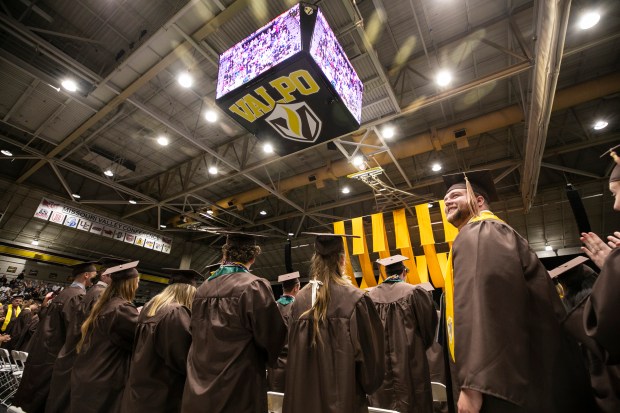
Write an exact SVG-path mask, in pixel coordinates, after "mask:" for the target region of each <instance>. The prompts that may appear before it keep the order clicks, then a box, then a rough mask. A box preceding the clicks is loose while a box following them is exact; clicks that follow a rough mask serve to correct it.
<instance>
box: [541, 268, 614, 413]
mask: <svg viewBox="0 0 620 413" xmlns="http://www.w3.org/2000/svg"><path fill="white" fill-rule="evenodd" d="M587 260H588V259H587V258H585V257H577V258H575V259H572V260H570V261H568V262H566V263H564V264H563V265H561V266H560V267H558V268H555V269H553V270H551V271H549V275H550V276H551V278H552V279H553V280H554V281H555V282H556V283H557V285H558V288H559V291H560V292H561V296H562V301H563V303H564V305H565V307H566V308H567V311H568V315H567V316H566V318H565V319H564V321H563V322H562V324H563V326H564V328H566V329H567V331H568V332H569V333H570V334H571V335H572V336H573V337H574V338H575V340H577V341H578V342H579V343H580V347H581V354H582V356H583V359H584V363H585V365H586V366H587V368H588V371H589V372H590V382H591V384H592V390H593V393H594V399H595V401H596V404H597V406H598V408H599V409H598V411H599V412H602V413H617V412H620V365H615V366H609V365H606V364H605V362H604V354H603V353H602V352H601V351H600V348H599V347H598V346H597V344H596V342H595V341H594V340H593V339H592V338H591V337H588V336H587V335H586V331H585V326H584V323H583V308H584V305H585V303H586V302H587V301H588V298H589V296H590V292H591V290H592V285H593V284H594V282H595V280H596V277H597V275H596V273H595V272H594V271H593V270H592V269H591V268H590V267H588V266H587V265H584V264H583V263H584V262H585V261H587Z"/></svg>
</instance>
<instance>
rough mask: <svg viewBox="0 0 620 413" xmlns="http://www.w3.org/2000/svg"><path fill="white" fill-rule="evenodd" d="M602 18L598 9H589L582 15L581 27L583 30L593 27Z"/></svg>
mask: <svg viewBox="0 0 620 413" xmlns="http://www.w3.org/2000/svg"><path fill="white" fill-rule="evenodd" d="M599 20H601V15H600V14H599V13H598V12H596V11H589V12H586V13H584V14H582V15H581V18H580V19H579V28H580V29H582V30H587V29H591V28H592V27H594V26H596V24H597V23H598V22H599Z"/></svg>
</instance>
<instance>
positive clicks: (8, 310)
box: [2, 304, 22, 332]
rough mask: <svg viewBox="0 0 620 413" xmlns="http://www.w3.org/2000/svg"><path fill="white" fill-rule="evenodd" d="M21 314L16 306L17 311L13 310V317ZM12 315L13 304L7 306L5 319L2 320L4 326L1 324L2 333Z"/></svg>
mask: <svg viewBox="0 0 620 413" xmlns="http://www.w3.org/2000/svg"><path fill="white" fill-rule="evenodd" d="M21 312H22V309H21V308H20V307H19V306H18V307H17V310H15V317H18V316H19V313H21ZM12 315H13V304H9V307H8V309H7V312H6V317H5V319H4V324H2V332H4V331H6V328H7V327H8V325H9V323H10V322H11V318H12Z"/></svg>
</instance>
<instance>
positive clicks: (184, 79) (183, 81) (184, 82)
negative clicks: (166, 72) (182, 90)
mask: <svg viewBox="0 0 620 413" xmlns="http://www.w3.org/2000/svg"><path fill="white" fill-rule="evenodd" d="M177 80H178V81H179V85H181V86H183V87H192V85H193V84H194V78H193V77H192V75H190V74H189V72H183V73H181V74H180V75H179V77H178V79H177Z"/></svg>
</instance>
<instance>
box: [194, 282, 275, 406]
mask: <svg viewBox="0 0 620 413" xmlns="http://www.w3.org/2000/svg"><path fill="white" fill-rule="evenodd" d="M191 332H192V345H191V347H190V350H189V355H188V358H187V380H186V382H185V390H184V392H183V407H182V412H184V413H194V412H209V413H266V412H267V379H266V375H265V369H266V363H267V362H269V364H273V363H275V360H276V359H277V357H278V354H280V350H281V349H282V346H283V344H284V339H285V337H286V325H285V324H284V321H283V320H282V316H281V315H280V311H279V310H278V307H277V305H276V302H275V299H274V297H273V292H272V291H271V286H270V285H269V282H268V281H267V280H265V279H262V278H259V277H257V276H255V275H253V274H250V273H231V274H225V275H222V276H219V277H217V278H214V279H212V280H210V281H206V282H204V283H203V284H202V285H201V286H200V287H199V288H198V290H197V292H196V296H195V298H194V302H193V304H192V321H191Z"/></svg>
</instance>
